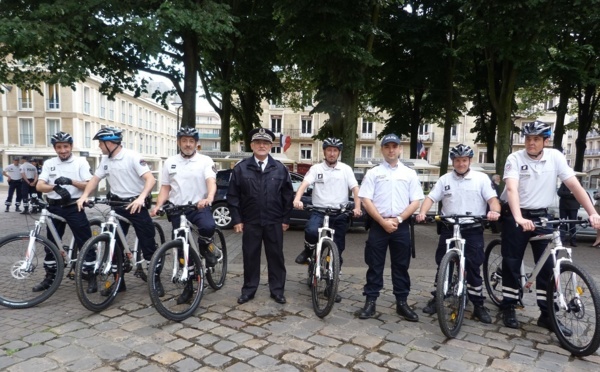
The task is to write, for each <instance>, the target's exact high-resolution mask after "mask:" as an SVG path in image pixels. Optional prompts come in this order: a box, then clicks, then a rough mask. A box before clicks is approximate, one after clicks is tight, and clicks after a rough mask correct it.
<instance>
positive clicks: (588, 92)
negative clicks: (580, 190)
mask: <svg viewBox="0 0 600 372" xmlns="http://www.w3.org/2000/svg"><path fill="white" fill-rule="evenodd" d="M599 98H600V95H598V92H597V86H596V85H595V84H588V85H586V86H585V87H583V88H582V87H581V86H580V87H579V89H578V92H577V121H578V124H579V125H578V128H577V139H576V140H575V149H576V152H575V154H576V155H575V166H574V167H573V169H574V170H575V171H576V172H581V171H583V160H584V155H585V149H586V147H587V146H586V136H587V134H588V132H589V131H590V129H591V128H592V123H593V121H594V115H595V113H596V110H597V109H598V99H599Z"/></svg>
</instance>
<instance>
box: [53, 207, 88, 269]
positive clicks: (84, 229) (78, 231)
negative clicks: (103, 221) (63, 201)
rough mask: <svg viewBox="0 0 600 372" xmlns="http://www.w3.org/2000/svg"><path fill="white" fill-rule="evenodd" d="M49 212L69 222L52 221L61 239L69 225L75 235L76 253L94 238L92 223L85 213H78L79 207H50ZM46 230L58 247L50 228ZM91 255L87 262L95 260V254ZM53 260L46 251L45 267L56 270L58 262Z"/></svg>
mask: <svg viewBox="0 0 600 372" xmlns="http://www.w3.org/2000/svg"><path fill="white" fill-rule="evenodd" d="M48 211H49V212H50V213H54V214H56V215H59V216H60V217H62V218H64V219H65V220H67V223H64V222H62V221H59V220H56V219H54V220H52V222H53V223H54V227H56V232H57V233H58V236H59V237H60V238H62V237H63V235H64V233H65V228H66V225H67V224H68V225H69V228H70V229H71V232H72V233H73V237H74V238H75V247H74V248H75V253H77V252H79V250H81V247H83V245H84V244H85V242H87V241H88V239H90V238H91V237H92V229H91V228H90V222H89V221H88V219H87V217H86V215H85V212H84V211H78V210H77V205H69V206H67V207H64V208H63V207H60V206H49V207H48ZM46 230H47V233H46V236H47V237H48V239H49V240H50V241H51V242H52V243H54V244H56V245H57V246H58V242H55V241H54V237H53V236H52V234H51V233H50V228H47V229H46ZM89 253H91V254H90V255H89V257H87V260H86V261H91V260H93V259H94V253H93V252H92V251H90V252H89ZM53 259H54V256H53V255H52V254H49V252H48V251H46V258H45V260H44V267H45V268H56V261H54V260H53Z"/></svg>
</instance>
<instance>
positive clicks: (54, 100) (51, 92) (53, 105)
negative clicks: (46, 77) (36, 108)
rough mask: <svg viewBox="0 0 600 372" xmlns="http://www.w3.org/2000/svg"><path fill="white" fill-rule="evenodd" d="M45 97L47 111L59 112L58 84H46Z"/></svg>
mask: <svg viewBox="0 0 600 372" xmlns="http://www.w3.org/2000/svg"><path fill="white" fill-rule="evenodd" d="M46 97H48V98H47V102H48V105H47V109H48V110H60V86H59V85H58V84H48V91H47V92H46Z"/></svg>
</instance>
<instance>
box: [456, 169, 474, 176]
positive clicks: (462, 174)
mask: <svg viewBox="0 0 600 372" xmlns="http://www.w3.org/2000/svg"><path fill="white" fill-rule="evenodd" d="M470 171H471V167H469V168H467V170H466V171H464V172H463V173H458V172H457V171H456V169H454V173H456V175H457V176H459V177H464V176H466V175H467V173H469V172H470Z"/></svg>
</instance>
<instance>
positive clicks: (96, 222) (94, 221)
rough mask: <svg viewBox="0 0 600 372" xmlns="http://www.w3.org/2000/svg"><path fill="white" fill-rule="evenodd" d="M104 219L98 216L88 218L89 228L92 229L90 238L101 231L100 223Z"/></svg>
mask: <svg viewBox="0 0 600 372" xmlns="http://www.w3.org/2000/svg"><path fill="white" fill-rule="evenodd" d="M103 222H104V220H103V219H102V218H100V217H93V218H90V228H91V229H92V238H93V237H94V236H98V235H100V234H101V233H102V223H103Z"/></svg>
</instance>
